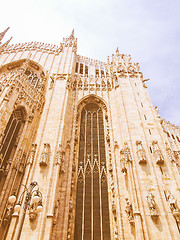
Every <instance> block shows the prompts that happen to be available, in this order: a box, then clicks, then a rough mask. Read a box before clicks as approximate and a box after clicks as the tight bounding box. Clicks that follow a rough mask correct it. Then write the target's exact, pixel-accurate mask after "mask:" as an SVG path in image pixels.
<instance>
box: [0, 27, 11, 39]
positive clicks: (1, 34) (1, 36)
mask: <svg viewBox="0 0 180 240" xmlns="http://www.w3.org/2000/svg"><path fill="white" fill-rule="evenodd" d="M8 30H9V27H8V28H6V29H5V30H4V31H3V32H1V33H0V42H1V40H2V39H3V37H4V35H5V34H6V32H7V31H8Z"/></svg>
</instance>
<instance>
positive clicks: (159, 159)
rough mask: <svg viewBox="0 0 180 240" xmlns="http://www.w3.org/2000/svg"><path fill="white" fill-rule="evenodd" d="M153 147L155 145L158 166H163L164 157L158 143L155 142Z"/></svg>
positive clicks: (154, 150)
mask: <svg viewBox="0 0 180 240" xmlns="http://www.w3.org/2000/svg"><path fill="white" fill-rule="evenodd" d="M152 145H153V152H154V156H155V158H156V163H157V164H163V163H164V157H163V155H162V151H161V149H160V148H159V146H158V142H157V141H153V142H152Z"/></svg>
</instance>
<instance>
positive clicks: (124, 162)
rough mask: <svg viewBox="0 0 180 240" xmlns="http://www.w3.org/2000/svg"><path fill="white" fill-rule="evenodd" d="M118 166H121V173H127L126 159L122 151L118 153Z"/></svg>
mask: <svg viewBox="0 0 180 240" xmlns="http://www.w3.org/2000/svg"><path fill="white" fill-rule="evenodd" d="M120 164H121V172H122V173H127V168H126V159H125V153H124V150H123V149H122V150H121V151H120Z"/></svg>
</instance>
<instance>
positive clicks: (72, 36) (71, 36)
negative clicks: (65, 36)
mask: <svg viewBox="0 0 180 240" xmlns="http://www.w3.org/2000/svg"><path fill="white" fill-rule="evenodd" d="M69 38H71V39H74V29H73V30H72V32H71V35H70V36H69Z"/></svg>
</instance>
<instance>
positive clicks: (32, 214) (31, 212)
mask: <svg viewBox="0 0 180 240" xmlns="http://www.w3.org/2000/svg"><path fill="white" fill-rule="evenodd" d="M36 217H37V204H36V203H32V204H31V205H30V206H29V220H30V221H33V220H34V219H35V218H36Z"/></svg>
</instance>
